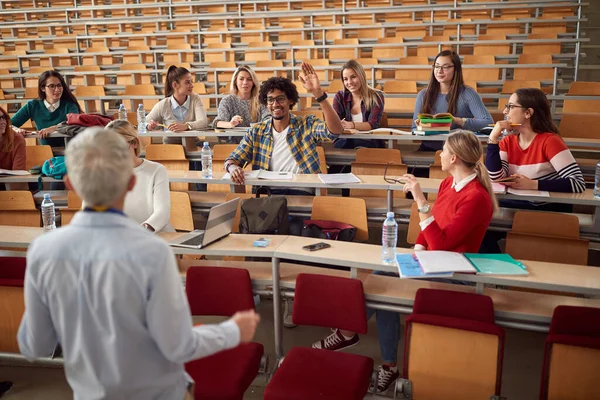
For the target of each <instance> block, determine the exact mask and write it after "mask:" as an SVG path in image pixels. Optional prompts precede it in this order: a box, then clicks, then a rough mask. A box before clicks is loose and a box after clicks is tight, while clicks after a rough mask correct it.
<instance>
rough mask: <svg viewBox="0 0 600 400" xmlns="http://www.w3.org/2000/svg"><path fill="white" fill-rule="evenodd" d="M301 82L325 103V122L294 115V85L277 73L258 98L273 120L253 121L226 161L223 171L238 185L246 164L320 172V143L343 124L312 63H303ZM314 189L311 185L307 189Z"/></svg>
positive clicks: (285, 191)
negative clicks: (318, 145) (318, 148)
mask: <svg viewBox="0 0 600 400" xmlns="http://www.w3.org/2000/svg"><path fill="white" fill-rule="evenodd" d="M302 71H303V73H304V77H303V76H300V79H301V81H302V84H303V86H304V87H305V88H306V90H307V91H309V92H310V93H312V94H313V96H315V97H316V100H317V102H319V103H320V104H321V109H322V110H323V115H324V116H325V121H321V120H320V119H317V118H315V116H314V115H308V116H306V117H300V116H295V115H293V114H292V113H290V109H291V108H292V107H294V105H295V104H296V103H297V102H298V99H299V96H298V91H297V90H296V86H295V85H294V84H293V83H292V81H291V80H289V79H287V78H281V77H273V78H270V79H269V80H267V81H266V82H265V83H263V85H262V86H261V88H260V93H259V95H258V99H259V101H260V102H261V104H262V105H266V106H267V109H268V110H269V113H270V114H271V118H266V119H265V120H263V121H262V122H261V123H259V124H256V125H254V126H253V127H252V128H251V129H250V130H249V131H248V133H246V135H245V136H244V138H243V139H242V141H241V142H240V144H239V146H238V147H237V148H236V149H235V150H234V151H233V152H232V153H231V155H230V156H229V158H227V160H225V170H226V171H227V172H229V173H230V174H231V179H232V180H233V182H235V183H236V184H238V185H243V184H244V170H243V169H242V168H243V167H244V166H245V165H246V164H248V163H252V169H254V170H258V169H263V170H270V171H282V172H292V173H294V174H317V173H319V172H320V163H319V156H318V154H317V144H318V143H319V142H322V141H326V140H333V139H335V138H336V137H337V135H339V134H340V133H342V131H343V128H342V123H341V121H340V118H339V117H338V115H337V114H336V113H335V111H334V109H333V107H331V104H329V102H328V101H327V93H325V92H324V91H323V90H322V89H321V85H320V83H319V78H318V77H317V74H316V73H315V71H314V69H313V67H312V65H310V64H308V63H306V62H304V63H302ZM308 190H310V189H308ZM272 192H275V193H277V194H306V193H307V191H304V190H302V188H298V189H276V190H275V191H272Z"/></svg>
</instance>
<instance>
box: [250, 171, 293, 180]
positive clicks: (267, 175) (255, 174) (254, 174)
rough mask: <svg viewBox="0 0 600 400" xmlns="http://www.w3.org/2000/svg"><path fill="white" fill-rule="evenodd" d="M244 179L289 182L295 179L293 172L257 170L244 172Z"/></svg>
mask: <svg viewBox="0 0 600 400" xmlns="http://www.w3.org/2000/svg"><path fill="white" fill-rule="evenodd" d="M244 178H246V179H265V180H270V181H289V180H292V179H294V174H292V173H291V172H281V171H265V170H264V169H260V170H259V169H257V170H254V171H249V172H244Z"/></svg>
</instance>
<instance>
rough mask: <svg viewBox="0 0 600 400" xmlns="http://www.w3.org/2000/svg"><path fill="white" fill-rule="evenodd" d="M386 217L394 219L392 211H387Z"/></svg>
mask: <svg viewBox="0 0 600 400" xmlns="http://www.w3.org/2000/svg"><path fill="white" fill-rule="evenodd" d="M386 215H387V217H388V218H394V213H393V212H392V211H388V213H387V214H386Z"/></svg>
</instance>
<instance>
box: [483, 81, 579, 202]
mask: <svg viewBox="0 0 600 400" xmlns="http://www.w3.org/2000/svg"><path fill="white" fill-rule="evenodd" d="M504 115H505V116H506V118H507V119H506V120H505V121H498V122H496V125H495V126H494V129H493V130H492V133H491V134H490V138H489V141H488V147H487V157H486V159H485V165H486V167H487V168H488V170H489V171H490V176H491V177H492V179H499V178H505V177H509V176H511V177H513V178H514V182H505V183H503V184H504V185H506V186H508V187H511V188H516V189H533V190H546V191H550V192H572V193H581V192H583V191H585V182H584V180H583V175H582V173H581V170H580V169H579V166H578V165H577V163H576V162H575V159H574V158H573V155H572V154H571V152H570V151H569V148H568V147H567V145H566V144H565V143H564V142H563V140H562V138H561V137H560V135H559V133H558V128H557V127H556V125H555V124H554V122H553V121H552V114H551V112H550V103H549V102H548V99H547V98H546V95H545V94H544V92H542V91H541V90H540V89H533V88H528V89H518V90H517V91H516V92H515V93H513V94H512V95H511V96H510V98H509V99H508V103H507V104H506V107H505V108H504ZM505 129H506V130H507V131H509V132H510V133H511V134H509V135H508V136H506V137H505V138H503V139H501V134H502V131H503V130H505Z"/></svg>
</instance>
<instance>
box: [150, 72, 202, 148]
mask: <svg viewBox="0 0 600 400" xmlns="http://www.w3.org/2000/svg"><path fill="white" fill-rule="evenodd" d="M193 90H194V78H193V76H192V74H191V73H190V71H188V70H187V69H186V68H183V67H177V66H175V65H171V66H170V67H169V69H168V70H167V75H166V78H165V98H164V99H162V100H161V101H159V102H158V103H157V104H156V105H155V106H154V107H153V108H152V111H150V113H148V115H147V116H146V122H147V128H148V129H149V130H153V129H155V128H156V127H157V126H158V125H159V124H162V125H165V126H166V128H167V129H168V130H169V131H171V132H184V131H193V130H198V129H202V128H206V127H207V126H208V118H207V117H206V111H204V106H203V105H202V99H201V98H200V96H199V95H198V94H196V93H194V92H193ZM185 139H186V141H189V142H190V144H192V145H193V144H194V141H195V138H185ZM163 142H164V143H175V144H177V143H182V140H181V138H172V137H168V136H165V137H164V138H163Z"/></svg>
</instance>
